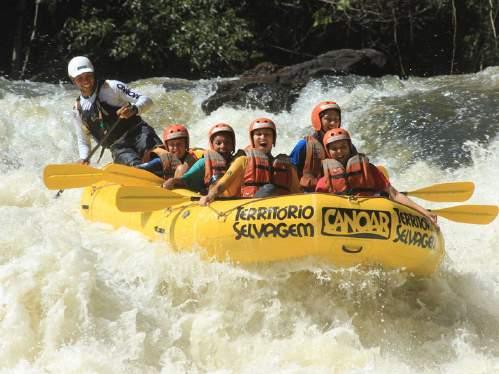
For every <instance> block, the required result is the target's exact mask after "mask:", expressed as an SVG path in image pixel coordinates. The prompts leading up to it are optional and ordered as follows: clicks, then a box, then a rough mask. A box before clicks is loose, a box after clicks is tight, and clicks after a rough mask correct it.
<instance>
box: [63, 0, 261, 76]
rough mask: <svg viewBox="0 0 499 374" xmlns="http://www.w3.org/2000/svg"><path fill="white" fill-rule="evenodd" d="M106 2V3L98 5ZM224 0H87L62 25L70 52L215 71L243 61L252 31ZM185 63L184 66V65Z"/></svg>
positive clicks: (153, 65) (152, 65)
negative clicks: (103, 54) (225, 6)
mask: <svg viewBox="0 0 499 374" xmlns="http://www.w3.org/2000/svg"><path fill="white" fill-rule="evenodd" d="M102 3H104V4H102ZM224 4H225V2H224V1H206V0H181V1H175V2H172V1H167V0H125V1H119V0H111V1H107V2H100V1H87V2H86V3H85V5H84V6H83V7H82V12H81V17H79V18H72V19H70V20H68V22H67V23H66V25H65V27H64V35H65V38H66V40H67V46H68V52H69V54H72V55H74V54H77V53H85V54H87V55H90V56H92V55H93V54H95V57H99V54H100V53H101V52H100V51H102V50H106V51H109V55H108V56H109V58H111V59H112V60H114V61H116V62H119V61H124V60H128V61H130V60H132V61H137V63H138V64H145V65H146V66H148V67H149V68H150V69H151V70H152V71H158V70H160V69H162V68H164V67H165V66H167V65H168V64H169V63H171V62H172V61H173V62H175V63H176V64H179V66H180V67H181V68H179V70H190V71H191V72H204V73H206V72H217V70H224V69H225V70H227V69H230V67H231V65H232V64H238V63H242V62H244V61H245V60H246V59H247V58H248V52H247V51H246V49H245V48H244V47H245V46H246V45H247V43H249V42H250V40H251V38H252V34H251V33H250V32H249V31H248V27H247V24H246V22H245V21H244V20H243V19H241V18H239V17H238V16H237V15H236V12H235V11H234V10H233V9H227V8H224ZM186 67H188V69H186Z"/></svg>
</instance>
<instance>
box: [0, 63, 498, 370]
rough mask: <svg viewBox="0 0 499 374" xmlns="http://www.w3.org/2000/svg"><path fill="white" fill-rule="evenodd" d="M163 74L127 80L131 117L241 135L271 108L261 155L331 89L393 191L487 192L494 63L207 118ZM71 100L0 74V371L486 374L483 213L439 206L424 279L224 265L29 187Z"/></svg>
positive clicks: (67, 156)
mask: <svg viewBox="0 0 499 374" xmlns="http://www.w3.org/2000/svg"><path fill="white" fill-rule="evenodd" d="M164 81H165V79H163V78H153V79H146V80H142V81H138V82H132V84H131V86H133V87H136V88H138V89H139V90H140V91H142V92H143V93H145V94H147V95H149V96H151V97H152V98H153V100H154V101H155V104H156V105H155V106H154V108H153V109H152V110H151V111H150V112H148V113H146V115H145V116H144V117H145V119H146V120H148V122H149V123H150V124H151V125H153V126H154V127H155V129H156V130H157V131H158V133H160V132H161V129H162V127H163V126H164V125H166V124H169V123H174V122H176V123H186V124H188V127H189V129H190V131H191V135H192V140H191V144H193V145H197V146H206V133H207V129H208V127H209V126H210V125H211V124H213V123H215V122H217V121H227V122H229V123H231V124H232V125H233V126H234V127H235V128H236V132H237V142H238V146H239V147H244V146H245V145H246V144H247V139H248V135H247V127H248V124H249V122H250V121H251V120H252V119H254V118H255V117H257V116H270V117H271V118H273V119H274V120H275V122H276V123H277V125H278V140H277V151H279V152H283V153H289V151H290V150H291V149H292V147H293V145H294V144H295V143H296V141H297V140H298V138H299V137H300V136H302V135H305V134H306V133H307V131H308V129H309V113H310V110H311V108H312V107H313V106H314V105H315V104H316V103H317V102H319V101H321V100H325V99H333V100H336V101H337V102H338V103H339V104H340V105H341V107H342V108H343V125H344V127H346V128H347V129H349V130H351V132H352V133H353V135H354V140H355V143H356V144H357V148H358V149H359V150H361V151H363V152H366V153H368V154H369V155H370V158H371V160H372V161H374V162H375V163H380V164H384V165H385V166H386V167H387V168H388V170H389V172H390V174H391V180H392V183H393V184H394V185H395V186H396V187H397V188H398V189H399V190H402V191H410V190H411V189H417V188H420V187H424V186H427V185H431V184H433V183H441V182H450V181H466V180H470V181H473V182H474V183H475V185H476V191H475V194H474V196H473V197H472V198H471V199H470V200H469V202H467V203H471V204H496V205H497V204H499V194H498V192H497V191H498V189H499V171H498V170H499V169H498V167H497V165H498V164H499V137H498V133H499V111H498V108H499V68H498V67H495V68H489V69H487V70H485V71H483V72H480V73H478V74H472V75H462V76H440V77H434V78H411V79H409V80H406V81H400V80H398V79H397V78H396V77H391V76H387V77H383V78H375V79H374V78H364V77H355V76H353V77H352V76H351V77H334V78H330V79H326V80H322V81H315V82H311V83H310V84H309V85H308V86H307V87H306V88H305V89H303V91H302V92H301V94H300V96H299V99H298V101H297V102H296V104H295V105H294V106H293V108H292V110H291V111H290V112H282V113H280V114H278V115H272V114H269V113H265V112H263V111H260V110H254V109H233V108H229V107H223V108H220V109H218V110H217V111H215V112H214V113H212V114H211V115H209V116H206V115H204V114H203V113H202V111H201V110H200V103H201V102H202V101H203V99H205V98H206V97H207V96H208V95H210V94H211V88H210V87H211V83H212V82H209V81H200V82H197V84H196V88H194V89H190V90H187V91H171V92H168V93H167V92H165V91H164V90H163V89H162V88H161V83H162V82H164ZM75 97H76V91H75V89H74V88H73V87H72V86H70V85H62V84H61V85H57V84H44V83H35V82H21V81H9V80H5V79H3V78H0V147H1V150H2V152H1V153H0V171H1V175H2V177H1V179H0V336H1V339H0V372H2V373H224V374H225V373H387V372H396V373H463V374H464V373H466V374H467V373H470V372H473V373H499V272H498V269H499V246H498V232H499V230H498V229H499V220H496V221H495V222H494V223H492V224H490V225H487V226H478V225H468V224H462V223H455V222H451V221H446V220H445V219H443V218H441V219H440V225H441V228H442V230H443V233H444V236H445V239H446V249H447V255H446V257H445V259H444V261H443V263H442V265H441V267H440V269H439V270H438V271H437V272H436V273H435V274H434V275H433V276H432V277H430V278H427V279H417V278H414V277H412V276H411V275H408V274H404V273H400V272H397V271H391V272H385V271H381V270H378V269H371V270H366V269H358V268H352V269H335V268H334V267H332V266H331V265H329V264H328V263H326V262H324V261H321V260H319V259H304V260H299V261H293V262H288V263H276V264H261V265H251V266H237V265H232V264H229V263H216V262H206V261H204V260H202V259H201V258H200V256H199V254H198V253H197V252H196V251H193V252H191V253H174V252H172V251H170V250H169V249H168V248H166V247H165V245H164V244H162V243H157V242H149V241H147V240H146V239H145V238H144V237H142V236H141V235H140V234H138V233H135V232H132V231H129V230H126V229H120V230H113V229H111V228H110V227H109V226H108V225H105V224H96V223H90V222H87V221H85V220H84V219H83V218H82V216H81V215H80V212H79V197H80V194H81V190H78V189H75V190H66V191H65V192H64V193H63V195H62V196H61V197H60V198H59V199H54V194H55V192H54V191H49V190H47V189H46V188H45V186H44V185H43V179H42V170H43V167H44V166H45V165H46V164H49V163H65V162H71V161H73V160H75V159H76V158H77V151H76V139H75V135H74V131H73V128H72V125H71V123H70V112H71V107H72V104H73V101H74V98H75ZM109 161H110V156H109V154H107V153H106V154H105V156H104V158H103V160H102V161H101V162H100V164H99V165H97V166H101V165H104V164H105V163H107V162H109ZM418 202H420V203H421V204H422V205H424V206H426V207H429V208H432V207H435V208H439V207H447V206H453V205H457V204H460V203H455V204H454V203H440V204H439V203H430V202H424V201H418ZM194 249H195V248H194Z"/></svg>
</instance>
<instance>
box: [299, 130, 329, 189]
mask: <svg viewBox="0 0 499 374" xmlns="http://www.w3.org/2000/svg"><path fill="white" fill-rule="evenodd" d="M305 141H306V142H307V147H306V153H305V163H304V165H303V171H302V176H301V178H300V186H302V187H303V188H304V189H305V191H314V190H315V186H316V185H317V181H318V179H319V177H320V174H321V163H322V160H324V159H325V158H326V152H325V151H324V147H323V145H322V144H321V143H320V142H319V141H318V140H317V139H316V138H315V137H314V136H311V135H308V136H306V137H305Z"/></svg>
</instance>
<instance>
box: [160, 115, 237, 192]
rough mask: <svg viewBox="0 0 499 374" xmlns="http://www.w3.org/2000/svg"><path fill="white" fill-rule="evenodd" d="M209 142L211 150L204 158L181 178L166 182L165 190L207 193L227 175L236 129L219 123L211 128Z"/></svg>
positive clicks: (233, 148) (205, 153)
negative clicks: (177, 189)
mask: <svg viewBox="0 0 499 374" xmlns="http://www.w3.org/2000/svg"><path fill="white" fill-rule="evenodd" d="M208 141H209V149H207V150H206V151H205V152H204V154H203V158H200V159H199V160H197V161H196V163H195V164H194V165H193V166H192V167H191V168H190V169H189V170H188V171H187V172H186V173H185V174H184V175H182V176H181V177H179V178H170V179H168V180H167V181H165V183H163V187H164V188H167V189H172V188H175V187H187V188H188V189H190V190H192V191H196V192H201V193H206V192H207V191H208V187H209V186H210V185H211V184H212V183H214V182H216V181H217V180H218V179H219V178H221V177H222V176H223V175H224V174H225V172H226V171H227V169H228V168H229V165H230V164H231V162H232V160H233V158H234V150H235V146H236V134H235V133H234V129H233V128H232V127H231V126H230V125H229V124H227V123H217V124H215V125H214V126H212V127H211V128H210V130H209V132H208Z"/></svg>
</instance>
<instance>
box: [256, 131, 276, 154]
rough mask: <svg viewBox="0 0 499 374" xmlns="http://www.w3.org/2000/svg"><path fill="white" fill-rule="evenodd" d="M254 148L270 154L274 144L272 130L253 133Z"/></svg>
mask: <svg viewBox="0 0 499 374" xmlns="http://www.w3.org/2000/svg"><path fill="white" fill-rule="evenodd" d="M251 140H252V143H253V147H254V148H255V149H257V150H259V151H261V152H264V153H270V151H271V150H272V145H273V143H274V131H272V129H257V130H255V131H253V132H252V133H251Z"/></svg>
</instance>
